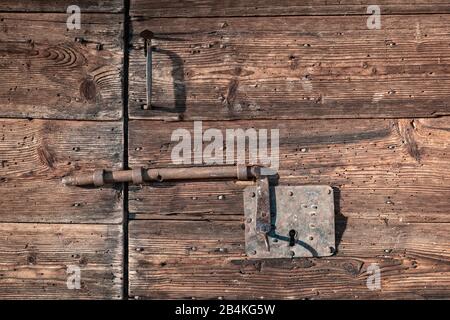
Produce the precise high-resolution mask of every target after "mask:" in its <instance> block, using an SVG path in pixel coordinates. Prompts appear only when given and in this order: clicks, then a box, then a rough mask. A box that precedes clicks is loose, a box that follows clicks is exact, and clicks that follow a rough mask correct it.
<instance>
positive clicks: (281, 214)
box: [244, 186, 335, 258]
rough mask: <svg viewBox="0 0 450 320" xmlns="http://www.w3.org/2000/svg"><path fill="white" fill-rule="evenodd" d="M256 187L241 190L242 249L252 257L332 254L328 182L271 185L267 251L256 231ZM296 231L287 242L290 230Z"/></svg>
mask: <svg viewBox="0 0 450 320" xmlns="http://www.w3.org/2000/svg"><path fill="white" fill-rule="evenodd" d="M255 192H256V187H253V186H252V187H247V188H245V190H244V211H245V252H246V253H247V255H248V256H249V257H254V258H293V257H322V256H331V255H332V254H333V253H334V251H335V229H334V197H333V189H332V188H331V187H330V186H276V187H270V207H271V209H270V211H271V222H272V231H271V232H270V234H269V246H270V251H267V248H266V245H265V242H264V240H262V239H261V236H260V235H259V236H258V235H257V234H256V229H255V227H256V226H255V218H256V197H255ZM291 230H294V231H295V234H296V236H295V244H294V245H293V246H290V243H289V242H290V241H289V240H290V236H289V232H290V231H291Z"/></svg>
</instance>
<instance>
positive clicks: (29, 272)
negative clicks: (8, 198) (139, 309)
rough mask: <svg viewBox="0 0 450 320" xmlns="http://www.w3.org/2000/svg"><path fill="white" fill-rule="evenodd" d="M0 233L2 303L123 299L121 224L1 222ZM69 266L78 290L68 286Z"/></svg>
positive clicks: (0, 291)
mask: <svg viewBox="0 0 450 320" xmlns="http://www.w3.org/2000/svg"><path fill="white" fill-rule="evenodd" d="M0 233H1V235H2V236H1V237H0V261H1V263H0V298H1V299H119V298H121V297H122V288H123V279H122V265H123V248H122V243H123V239H122V238H123V233H122V226H120V225H64V224H28V223H1V224H0ZM74 267H79V268H80V280H81V281H80V289H79V290H77V289H72V290H71V289H68V286H67V280H68V277H69V276H70V275H73V271H72V270H73V269H71V268H74ZM68 272H69V273H68ZM69 280H70V279H69ZM72 288H73V287H72Z"/></svg>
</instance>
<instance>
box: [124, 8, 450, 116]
mask: <svg viewBox="0 0 450 320" xmlns="http://www.w3.org/2000/svg"><path fill="white" fill-rule="evenodd" d="M449 17H450V16H448V15H445V14H442V15H395V16H383V20H382V29H381V30H369V29H368V28H367V21H366V20H367V17H365V16H331V17H323V16H320V17H317V16H308V17H271V18H270V19H267V18H265V17H245V18H237V17H232V18H202V19H191V18H176V19H175V18H173V19H158V18H148V17H145V18H144V17H138V18H135V19H134V20H133V21H132V30H133V31H134V34H133V37H132V43H131V46H132V50H131V52H130V68H129V77H130V86H129V98H130V105H129V106H130V108H129V110H130V116H131V117H132V118H150V119H187V120H193V119H203V120H207V119H209V120H230V119H311V118H390V117H394V118H397V117H434V116H439V115H448V114H450V105H449V102H448V101H449V98H450V96H449V94H448V90H447V88H448V87H449V85H450V77H449V76H448V70H450V64H449V61H450V56H449V54H448V52H449V51H448V45H449V43H450V36H449V28H450V27H449V25H448V21H449ZM144 29H150V30H152V31H153V32H155V34H156V35H157V39H156V40H155V41H154V47H155V49H154V50H155V52H154V55H153V105H154V110H143V109H142V106H143V104H144V103H145V57H144V54H143V41H142V40H141V39H140V38H139V36H138V34H139V32H141V31H142V30H144Z"/></svg>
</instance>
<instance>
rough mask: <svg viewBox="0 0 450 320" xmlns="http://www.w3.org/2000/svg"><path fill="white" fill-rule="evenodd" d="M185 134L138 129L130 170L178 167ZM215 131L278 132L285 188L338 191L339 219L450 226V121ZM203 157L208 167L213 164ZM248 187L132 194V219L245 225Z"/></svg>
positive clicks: (164, 128) (134, 124)
mask: <svg viewBox="0 0 450 320" xmlns="http://www.w3.org/2000/svg"><path fill="white" fill-rule="evenodd" d="M178 128H182V129H187V130H189V132H191V134H192V135H193V124H192V123H187V122H178V123H176V122H173V123H167V122H154V121H153V122H149V121H142V120H134V121H131V122H130V125H129V141H130V142H129V157H130V159H129V164H130V166H131V167H137V166H150V167H157V166H161V167H163V166H170V165H173V164H172V159H171V154H172V150H173V147H174V146H175V145H176V144H178V142H172V141H171V135H172V132H173V131H174V130H176V129H178ZM210 128H217V129H219V130H221V132H222V133H223V135H224V136H225V129H238V128H241V129H244V130H245V129H248V128H255V129H256V130H260V129H268V130H271V129H279V143H280V146H279V154H280V168H279V174H280V181H279V182H280V184H284V185H288V184H291V185H298V184H299V185H302V184H326V185H331V186H333V187H335V190H336V192H335V194H336V204H337V206H338V207H339V211H340V212H341V213H342V214H343V215H345V216H347V217H365V218H373V219H386V220H390V219H393V220H401V221H410V222H414V221H415V222H450V214H449V209H448V199H449V198H450V176H449V174H448V172H449V170H450V160H449V157H448V154H449V153H450V149H449V148H450V145H449V144H448V143H446V141H449V140H450V118H449V117H443V118H430V119H414V120H404V119H401V120H393V119H392V120H382V119H371V120H369V119H364V120H358V121H354V120H349V119H347V120H345V119H343V120H301V121H300V120H297V121H283V122H280V121H233V122H229V121H225V122H203V130H204V131H205V130H207V129H210ZM149 136H151V137H152V138H151V139H147V138H146V137H149ZM269 138H270V137H269ZM208 144H209V142H204V146H206V145H208ZM270 146H271V142H270V141H269V143H268V147H269V148H270ZM269 154H270V149H269ZM204 155H205V156H206V157H204V161H208V160H210V157H209V155H206V154H204ZM247 159H248V154H247ZM246 185H247V183H243V182H233V181H228V182H224V181H222V182H180V183H163V184H154V185H152V186H148V185H145V186H142V187H139V186H131V187H130V196H129V211H130V213H132V218H136V219H161V218H164V219H200V220H202V219H215V220H220V219H225V220H230V219H238V220H239V219H241V217H242V214H243V199H242V190H243V189H244V187H245V186H246ZM220 195H222V197H220Z"/></svg>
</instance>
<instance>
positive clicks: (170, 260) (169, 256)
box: [129, 218, 450, 299]
mask: <svg viewBox="0 0 450 320" xmlns="http://www.w3.org/2000/svg"><path fill="white" fill-rule="evenodd" d="M338 229H339V230H338V233H339V232H340V233H341V235H340V236H341V237H342V238H341V239H340V241H339V243H340V245H339V249H338V250H339V252H338V253H337V255H336V256H334V257H331V258H325V259H308V258H300V259H281V260H280V259H277V260H270V259H267V260H264V259H263V260H261V259H256V260H255V259H250V258H247V257H246V256H245V254H244V230H243V227H242V224H241V223H240V222H229V221H228V222H227V221H168V220H166V221H132V222H131V223H130V229H129V230H130V231H129V232H130V233H129V234H130V242H129V249H130V250H129V252H130V296H131V297H133V296H134V297H135V298H139V299H140V298H144V299H147V298H150V299H151V298H159V299H161V298H165V299H167V298H169V299H181V298H185V299H191V298H195V299H217V298H219V297H220V298H224V299H299V298H307V299H325V298H328V299H330V298H332V299H368V298H378V299H380V298H388V299H399V298H400V299H407V298H414V299H420V298H446V297H448V295H449V294H450V291H449V288H450V286H449V284H450V283H449V275H450V267H449V266H450V264H449V262H450V261H449V260H450V255H449V253H450V252H449V251H448V248H449V244H450V238H449V234H450V233H449V232H448V231H449V227H448V224H410V223H399V224H390V225H386V224H385V223H383V222H382V221H378V222H377V221H368V220H365V219H353V218H352V219H349V220H348V221H347V227H346V228H344V229H342V225H338ZM344 230H345V231H344ZM342 232H343V234H342ZM372 263H376V264H377V265H378V266H379V267H380V271H381V290H375V291H371V290H369V289H368V287H367V286H366V283H367V279H368V277H369V275H370V274H369V273H368V272H367V269H368V267H369V266H370V265H371V264H372Z"/></svg>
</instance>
